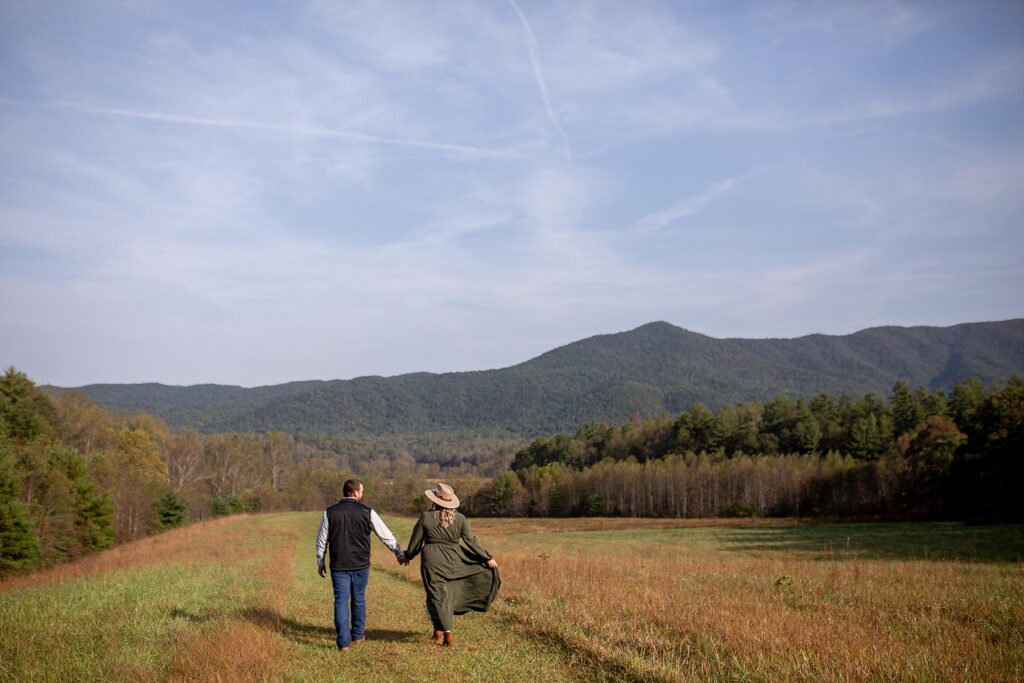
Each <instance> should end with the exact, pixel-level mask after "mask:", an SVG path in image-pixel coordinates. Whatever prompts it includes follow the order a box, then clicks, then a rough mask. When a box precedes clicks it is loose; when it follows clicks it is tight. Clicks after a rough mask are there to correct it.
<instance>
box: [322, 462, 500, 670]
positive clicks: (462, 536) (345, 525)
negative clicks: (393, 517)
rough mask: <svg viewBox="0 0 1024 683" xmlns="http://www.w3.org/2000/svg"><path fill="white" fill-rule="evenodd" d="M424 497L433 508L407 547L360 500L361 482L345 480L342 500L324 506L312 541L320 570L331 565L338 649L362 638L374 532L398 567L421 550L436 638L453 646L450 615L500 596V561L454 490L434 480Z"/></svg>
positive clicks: (488, 603) (474, 608)
mask: <svg viewBox="0 0 1024 683" xmlns="http://www.w3.org/2000/svg"><path fill="white" fill-rule="evenodd" d="M423 494H424V495H425V496H426V497H427V499H429V500H430V501H431V503H432V505H431V509H430V510H428V511H426V512H424V513H422V514H420V516H419V519H417V520H416V526H415V527H414V528H413V530H412V536H411V537H410V538H409V545H408V546H407V547H406V549H405V552H402V547H401V546H400V545H399V544H398V541H397V540H395V536H394V534H392V533H391V530H390V529H388V527H387V525H386V524H384V521H383V520H381V518H380V515H378V514H377V512H376V511H375V510H373V509H372V508H370V507H369V506H367V505H364V504H363V503H362V502H361V500H362V497H363V484H362V482H360V481H359V480H357V479H349V480H348V481H346V482H345V484H344V486H343V489H342V495H343V498H342V499H341V500H339V501H338V502H337V503H335V504H334V505H332V506H330V507H329V508H327V509H326V510H325V511H324V516H323V519H322V520H321V522H320V531H319V533H318V534H317V539H316V560H317V570H318V571H319V573H320V576H321V577H325V576H326V575H327V570H328V568H329V569H330V572H331V583H332V584H333V586H334V627H335V628H336V629H337V631H338V649H339V650H341V651H342V652H347V651H348V649H349V647H350V646H351V645H352V643H359V642H362V641H364V640H366V584H367V582H368V581H369V578H370V532H371V531H372V532H373V533H374V534H375V535H376V536H377V538H379V539H380V540H381V542H383V543H384V545H385V546H387V548H388V550H390V551H391V552H393V553H394V554H395V557H396V558H397V559H398V562H399V563H400V564H402V565H408V564H409V562H410V561H411V560H412V559H413V558H414V557H416V556H417V555H421V560H420V576H421V578H422V579H423V589H424V590H425V591H426V602H427V614H428V615H429V616H430V621H431V623H432V625H433V627H434V636H433V638H434V640H435V641H439V642H442V643H443V644H444V645H448V646H450V645H452V643H453V640H452V622H453V621H454V618H455V615H456V614H465V613H466V612H469V611H476V612H486V611H487V609H488V608H489V607H490V606H491V603H492V602H493V601H494V598H495V596H496V595H497V594H498V588H499V587H500V586H501V578H500V576H499V575H498V563H497V562H495V561H494V558H492V557H491V554H490V553H489V552H487V550H485V549H484V547H483V546H481V545H480V543H479V542H478V541H477V540H476V536H474V535H473V532H472V531H470V529H469V522H468V521H467V520H466V517H465V515H463V514H462V513H460V512H458V507H459V498H458V496H456V495H455V491H454V490H452V487H450V486H448V485H447V484H441V483H438V484H437V485H436V486H434V488H432V489H428V490H426V491H424V492H423ZM460 542H461V543H460ZM462 544H465V547H463V545H462ZM328 559H329V565H328ZM350 603H351V604H350Z"/></svg>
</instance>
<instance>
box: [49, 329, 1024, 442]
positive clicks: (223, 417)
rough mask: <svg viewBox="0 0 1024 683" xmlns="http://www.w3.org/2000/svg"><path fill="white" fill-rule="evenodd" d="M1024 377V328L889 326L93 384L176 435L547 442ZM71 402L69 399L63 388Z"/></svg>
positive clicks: (621, 336) (101, 399)
mask: <svg viewBox="0 0 1024 683" xmlns="http://www.w3.org/2000/svg"><path fill="white" fill-rule="evenodd" d="M1022 373H1024V320H1021V319H1018V320H1008V321H1004V322H990V323H968V324H963V325H955V326H952V327H944V328H940V327H910V328H903V327H879V328H872V329H867V330H863V331H860V332H857V333H854V334H851V335H845V336H828V335H821V334H815V335H809V336H806V337H800V338H797V339H714V338H712V337H708V336H705V335H702V334H698V333H695V332H691V331H688V330H685V329H681V328H679V327H675V326H673V325H670V324H668V323H665V322H656V323H650V324H647V325H643V326H642V327H638V328H636V329H634V330H631V331H628V332H622V333H618V334H608V335H600V336H596V337H591V338H588V339H584V340H581V341H578V342H574V343H572V344H568V345H566V346H563V347H560V348H557V349H554V350H552V351H549V352H547V353H545V354H542V355H540V356H538V357H536V358H534V359H532V360H529V361H527V362H525V363H521V364H519V365H515V366H512V367H508V368H503V369H500V370H486V371H479V372H460V373H446V374H430V373H415V374H408V375H400V376H397V377H387V378H385V377H360V378H357V379H352V380H333V381H324V382H321V381H311V382H292V383H289V384H282V385H276V386H270V387H257V388H253V389H244V388H241V387H225V386H219V385H196V386H191V387H171V386H164V385H159V384H135V385H131V384H126V385H110V384H105V385H89V386H85V387H78V388H77V389H76V390H77V391H80V392H82V393H84V394H85V395H86V396H88V397H89V398H91V399H93V400H95V401H97V402H98V403H100V404H101V405H103V406H104V407H106V408H109V409H115V410H125V409H128V410H146V411H148V412H151V413H153V414H155V415H158V416H160V417H162V418H163V419H165V420H167V421H168V422H169V423H170V424H171V425H172V426H173V427H195V428H198V429H201V430H203V431H207V432H217V431H255V432H264V431H288V432H307V433H345V432H349V433H351V432H360V433H379V434H387V433H423V432H435V431H450V430H490V431H503V432H513V433H516V434H522V435H536V434H541V433H549V432H553V431H559V430H569V429H574V428H575V427H577V426H578V425H579V424H580V423H582V422H586V421H598V420H608V421H614V422H621V421H623V420H625V419H627V418H628V417H629V416H630V415H631V414H632V413H633V412H635V411H640V412H641V413H643V414H646V415H652V414H657V413H660V412H663V411H669V412H678V411H681V410H685V409H686V408H688V407H689V406H691V405H693V404H694V403H696V402H703V403H705V404H706V405H709V406H712V407H713V406H720V405H724V404H729V403H736V402H741V401H750V400H755V399H761V400H763V399H768V398H771V397H774V396H777V395H779V394H787V395H791V396H808V395H812V394H815V393H817V392H820V391H827V392H831V393H849V394H862V393H865V392H868V391H874V392H878V393H882V394H886V393H888V392H889V390H890V389H891V387H892V385H893V383H894V382H896V381H897V380H904V381H906V382H907V383H908V384H910V385H912V386H917V385H924V386H927V387H930V388H948V387H949V386H951V385H952V384H954V383H955V382H957V381H961V380H965V379H968V378H971V377H977V378H979V379H981V380H982V381H984V382H986V383H994V382H1003V381H1005V380H1006V379H1007V378H1009V377H1010V376H1012V375H1013V374H1022ZM51 390H55V391H59V389H55V388H51Z"/></svg>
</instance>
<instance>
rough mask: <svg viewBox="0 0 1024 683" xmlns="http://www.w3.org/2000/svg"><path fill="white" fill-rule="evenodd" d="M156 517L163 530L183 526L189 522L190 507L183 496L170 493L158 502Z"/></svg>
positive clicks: (161, 497)
mask: <svg viewBox="0 0 1024 683" xmlns="http://www.w3.org/2000/svg"><path fill="white" fill-rule="evenodd" d="M156 516H157V520H158V522H159V524H160V528H161V529H171V528H173V527H176V526H181V525H182V524H184V523H185V522H186V521H187V520H188V505H187V504H186V503H185V499H184V498H182V497H181V495H179V494H177V493H175V492H174V491H168V492H167V493H165V494H164V495H162V496H160V499H159V500H158V501H157V502H156Z"/></svg>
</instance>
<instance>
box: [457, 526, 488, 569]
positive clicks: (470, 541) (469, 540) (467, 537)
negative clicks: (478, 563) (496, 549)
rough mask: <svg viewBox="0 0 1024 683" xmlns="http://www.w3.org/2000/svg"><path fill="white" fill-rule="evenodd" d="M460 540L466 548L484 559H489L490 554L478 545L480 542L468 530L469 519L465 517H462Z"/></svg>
mask: <svg viewBox="0 0 1024 683" xmlns="http://www.w3.org/2000/svg"><path fill="white" fill-rule="evenodd" d="M462 542H463V543H465V544H466V547H467V548H469V549H470V550H472V551H473V552H474V553H476V554H477V555H479V556H480V557H482V558H484V561H487V560H489V559H491V554H490V553H489V552H487V550H486V549H485V548H484V547H483V546H482V545H480V542H479V541H477V540H476V536H474V535H473V532H472V531H470V529H469V520H468V519H466V518H465V517H463V518H462Z"/></svg>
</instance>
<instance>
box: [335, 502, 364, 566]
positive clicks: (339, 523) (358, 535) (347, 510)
mask: <svg viewBox="0 0 1024 683" xmlns="http://www.w3.org/2000/svg"><path fill="white" fill-rule="evenodd" d="M371 530H372V528H371V526H370V508H369V507H367V506H366V505H363V504H362V503H360V502H359V501H358V500H355V499H354V498H342V499H341V500H339V501H338V502H337V503H335V504H334V505H332V506H331V507H329V508H327V548H328V550H329V551H330V555H331V570H332V571H336V572H341V571H352V570H354V569H364V568H366V567H369V566H370V531H371Z"/></svg>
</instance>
